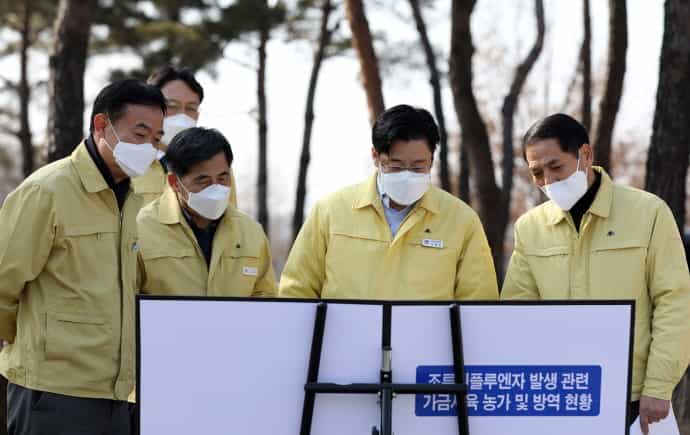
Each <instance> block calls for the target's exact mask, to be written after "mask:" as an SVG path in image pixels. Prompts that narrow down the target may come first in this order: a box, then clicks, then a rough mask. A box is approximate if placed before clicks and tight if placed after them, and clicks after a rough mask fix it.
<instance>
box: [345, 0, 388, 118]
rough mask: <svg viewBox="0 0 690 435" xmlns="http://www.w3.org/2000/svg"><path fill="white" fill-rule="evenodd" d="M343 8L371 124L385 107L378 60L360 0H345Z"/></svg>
mask: <svg viewBox="0 0 690 435" xmlns="http://www.w3.org/2000/svg"><path fill="white" fill-rule="evenodd" d="M345 9H346V12H347V20H348V22H349V23H350V29H351V30H352V47H353V48H354V49H355V52H356V53H357V57H358V59H359V66H360V68H361V79H362V85H363V86H364V91H365V93H366V95H367V106H368V107H369V121H370V122H371V124H372V125H373V124H374V121H376V117H377V116H378V115H379V114H380V113H381V112H383V111H384V110H385V108H386V106H385V104H384V102H383V91H382V88H381V75H380V73H379V61H378V59H377V57H376V51H375V50H374V41H373V39H372V37H371V30H369V22H368V21H367V16H366V12H365V10H364V4H363V2H362V0H345Z"/></svg>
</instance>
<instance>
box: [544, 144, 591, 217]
mask: <svg viewBox="0 0 690 435" xmlns="http://www.w3.org/2000/svg"><path fill="white" fill-rule="evenodd" d="M540 189H541V191H542V192H544V195H546V196H547V197H549V199H551V200H552V201H553V202H555V203H556V205H557V206H558V207H560V208H561V209H562V210H564V211H569V210H570V209H571V208H573V206H574V205H575V204H576V203H577V201H579V200H580V198H582V197H583V196H584V195H585V193H587V173H586V172H585V171H580V156H579V155H578V157H577V169H575V172H573V174H572V175H571V176H569V177H568V178H566V179H565V180H561V181H556V182H553V183H551V184H546V185H544V186H542V187H540Z"/></svg>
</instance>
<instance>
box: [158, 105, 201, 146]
mask: <svg viewBox="0 0 690 435" xmlns="http://www.w3.org/2000/svg"><path fill="white" fill-rule="evenodd" d="M192 127H196V121H195V120H194V118H192V117H191V116H188V115H185V114H184V113H179V114H177V115H173V116H166V117H165V118H163V131H164V134H163V138H162V139H161V142H163V143H164V144H166V145H169V144H170V141H172V139H173V138H174V137H175V135H176V134H177V133H179V132H181V131H182V130H186V129H188V128H192Z"/></svg>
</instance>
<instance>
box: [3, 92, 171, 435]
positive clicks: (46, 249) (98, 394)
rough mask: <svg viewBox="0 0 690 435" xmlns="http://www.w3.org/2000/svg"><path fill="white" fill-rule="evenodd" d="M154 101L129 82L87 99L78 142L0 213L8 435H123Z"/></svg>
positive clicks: (158, 123) (154, 132)
mask: <svg viewBox="0 0 690 435" xmlns="http://www.w3.org/2000/svg"><path fill="white" fill-rule="evenodd" d="M164 114H165V99H164V97H163V95H162V94H161V92H160V91H159V90H158V89H157V88H155V87H153V86H148V85H146V84H144V83H142V82H139V81H137V80H124V81H120V82H115V83H112V84H110V85H108V86H107V87H105V88H104V89H103V90H102V91H101V92H100V93H99V94H98V96H97V97H96V100H95V102H94V107H93V114H92V116H91V124H90V131H91V134H90V135H89V137H88V138H87V139H86V140H85V141H84V142H83V143H81V144H80V145H79V146H77V148H76V150H75V151H74V152H73V153H72V155H71V156H69V157H67V158H65V159H62V160H59V161H57V162H54V163H52V164H50V165H47V166H45V167H43V168H41V169H39V170H38V171H36V172H35V173H33V174H32V175H31V176H30V177H29V178H27V179H26V180H25V181H24V182H23V183H22V184H21V185H20V186H19V187H18V188H17V189H16V190H15V191H14V192H12V193H11V194H10V195H9V196H8V197H7V199H6V201H5V203H4V204H3V206H2V209H0V222H2V225H1V226H0V283H1V284H0V338H1V339H2V340H5V341H7V342H9V344H8V345H6V346H5V347H4V348H3V349H2V352H1V353H0V373H2V375H3V376H4V377H6V378H7V380H8V381H9V384H8V421H7V426H8V432H9V433H10V434H29V433H31V434H34V433H35V434H39V433H40V434H47V433H65V434H77V433H79V434H109V435H115V434H117V435H120V434H123V435H124V434H130V433H131V432H130V431H131V427H130V416H129V407H128V404H127V402H126V400H127V397H128V395H129V393H130V392H131V391H132V388H133V386H134V348H135V346H134V294H135V286H136V276H137V271H136V269H137V256H136V254H137V250H138V243H137V232H136V215H137V212H138V211H139V209H140V205H141V198H139V197H138V196H137V195H135V194H133V193H132V192H131V190H130V182H129V178H130V177H132V176H136V175H142V174H143V173H144V172H145V171H146V170H147V169H148V168H149V167H150V165H151V162H152V161H153V160H154V159H155V156H156V149H155V147H154V145H155V144H156V143H157V142H158V140H159V139H160V137H161V136H162V134H163V131H162V129H163V116H164Z"/></svg>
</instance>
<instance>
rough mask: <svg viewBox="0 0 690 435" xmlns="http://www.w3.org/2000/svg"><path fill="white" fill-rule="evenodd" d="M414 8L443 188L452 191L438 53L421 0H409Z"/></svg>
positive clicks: (413, 13) (413, 12)
mask: <svg viewBox="0 0 690 435" xmlns="http://www.w3.org/2000/svg"><path fill="white" fill-rule="evenodd" d="M409 1H410V7H411V8H412V15H413V16H414V21H415V25H416V26H417V32H418V33H419V39H420V41H421V44H422V48H423V50H424V56H425V58H426V64H427V67H428V68H429V84H431V89H432V91H433V94H434V113H435V114H436V121H437V122H438V130H439V136H440V140H439V169H440V178H441V188H443V189H444V190H446V191H448V192H452V189H451V186H450V170H449V169H448V133H447V131H446V119H445V116H444V115H443V99H442V98H441V74H440V73H439V71H438V68H437V67H436V54H435V53H434V49H433V47H432V46H431V41H430V40H429V35H428V33H427V30H426V23H425V22H424V17H423V15H422V10H421V7H420V6H419V0H409Z"/></svg>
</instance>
